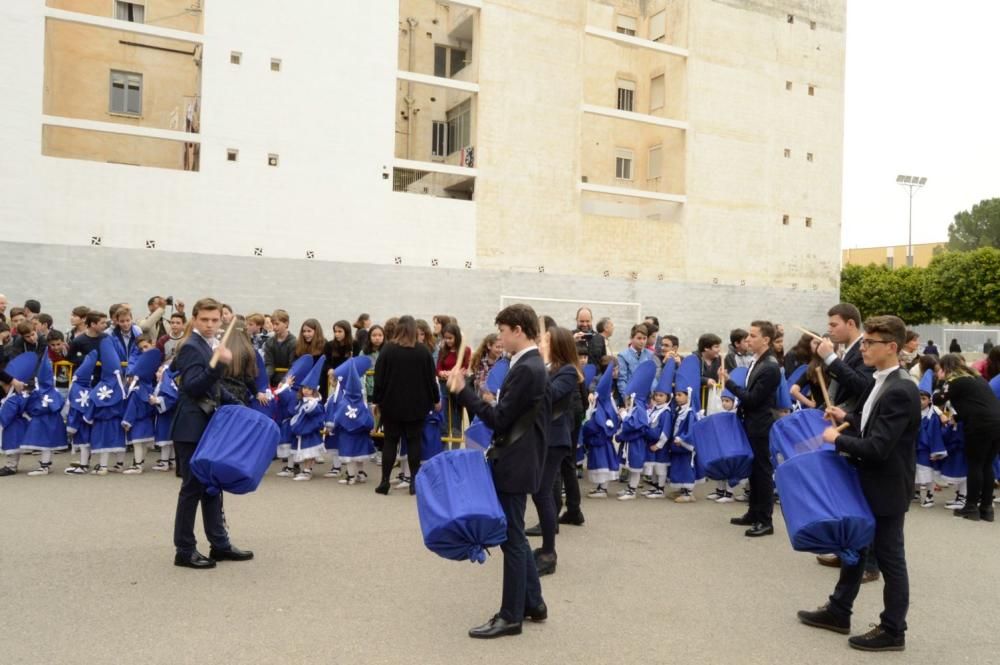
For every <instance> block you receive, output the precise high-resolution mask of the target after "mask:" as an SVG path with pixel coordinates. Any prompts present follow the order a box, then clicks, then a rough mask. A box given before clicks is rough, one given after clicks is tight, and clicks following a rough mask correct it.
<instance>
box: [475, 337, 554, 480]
mask: <svg viewBox="0 0 1000 665" xmlns="http://www.w3.org/2000/svg"><path fill="white" fill-rule="evenodd" d="M547 387H548V373H547V372H546V371H545V363H543V362H542V357H541V355H539V353H538V351H537V350H531V351H529V352H527V353H525V354H524V355H523V356H521V358H520V359H519V360H518V361H517V363H515V364H514V366H513V367H511V369H510V371H509V372H508V373H507V378H505V379H504V382H503V385H502V386H501V387H500V397H499V399H498V400H497V402H496V404H495V405H490V404H487V403H486V402H484V401H483V400H482V399H480V398H479V396H478V395H476V393H475V391H473V390H472V389H471V388H470V387H469V386H466V387H465V389H464V390H463V391H462V392H460V393H459V394H458V400H459V402H460V403H461V404H462V406H464V407H465V408H467V409H469V410H470V411H471V412H472V413H474V414H475V415H477V416H479V419H480V420H482V421H483V422H484V423H485V424H486V426H487V427H489V428H490V429H492V430H493V437H494V440H496V439H497V437H498V436H502V435H506V434H510V433H511V431H512V430H513V429H514V426H515V423H517V421H518V420H520V418H521V417H522V416H523V415H525V414H527V413H530V412H531V411H532V410H533V409H535V406H536V405H538V407H539V408H538V410H537V412H536V414H535V418H534V421H533V422H532V423H531V425H530V426H529V427H528V428H527V430H526V431H525V432H524V435H523V436H522V437H521V438H520V439H519V440H518V441H515V442H514V443H513V444H510V445H509V446H503V447H497V449H496V450H495V451H493V453H491V454H490V459H492V461H493V482H494V483H495V484H496V488H497V491H498V492H503V493H506V494H534V493H535V492H537V491H538V486H539V484H540V483H541V479H542V465H543V464H544V463H545V450H546V444H545V433H546V431H547V430H548V427H549V421H550V420H551V402H550V400H549V394H548V390H547ZM494 453H495V454H494Z"/></svg>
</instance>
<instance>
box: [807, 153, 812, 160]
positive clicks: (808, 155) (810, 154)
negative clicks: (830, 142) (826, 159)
mask: <svg viewBox="0 0 1000 665" xmlns="http://www.w3.org/2000/svg"><path fill="white" fill-rule="evenodd" d="M812 160H813V154H812V153H811V152H807V153H806V161H807V162H811V161H812Z"/></svg>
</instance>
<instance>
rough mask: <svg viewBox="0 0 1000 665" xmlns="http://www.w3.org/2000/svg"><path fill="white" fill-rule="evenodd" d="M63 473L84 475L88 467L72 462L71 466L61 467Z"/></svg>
mask: <svg viewBox="0 0 1000 665" xmlns="http://www.w3.org/2000/svg"><path fill="white" fill-rule="evenodd" d="M63 473H65V474H66V475H67V476H85V475H87V474H88V473H90V469H88V468H87V467H85V466H80V465H79V464H74V465H73V466H67V467H66V468H65V469H63Z"/></svg>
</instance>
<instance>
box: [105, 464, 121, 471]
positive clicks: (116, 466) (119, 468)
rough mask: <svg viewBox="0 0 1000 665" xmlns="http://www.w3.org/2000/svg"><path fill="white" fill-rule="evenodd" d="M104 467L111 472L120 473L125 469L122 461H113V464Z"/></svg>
mask: <svg viewBox="0 0 1000 665" xmlns="http://www.w3.org/2000/svg"><path fill="white" fill-rule="evenodd" d="M105 468H107V470H108V471H110V472H111V473H122V472H123V471H125V463H124V462H115V465H114V466H110V467H105Z"/></svg>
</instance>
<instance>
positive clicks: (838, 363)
mask: <svg viewBox="0 0 1000 665" xmlns="http://www.w3.org/2000/svg"><path fill="white" fill-rule="evenodd" d="M827 369H828V371H829V373H830V376H831V377H833V379H834V380H835V381H836V382H837V385H836V386H835V389H834V390H831V391H830V399H832V400H833V403H834V404H840V405H843V408H844V410H845V411H848V412H850V411H854V410H855V408H858V409H860V408H861V406H864V403H865V402H864V399H863V398H862V395H867V394H868V389H869V388H871V386H873V385H874V384H875V379H874V378H872V375H873V374H875V368H874V367H869V366H868V365H865V359H864V357H863V356H862V355H861V342H860V341H858V342H857V343H856V344H855V345H854V346H852V347H851V350H850V351H848V352H847V354H846V355H845V356H844V357H843V358H837V359H836V360H834V361H833V362H832V363H830V366H829V367H828V368H827Z"/></svg>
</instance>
